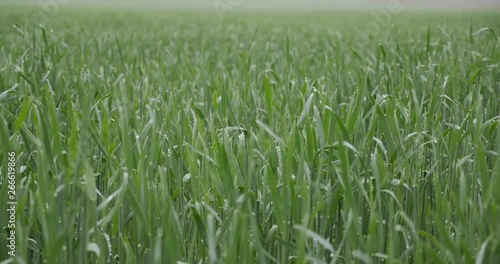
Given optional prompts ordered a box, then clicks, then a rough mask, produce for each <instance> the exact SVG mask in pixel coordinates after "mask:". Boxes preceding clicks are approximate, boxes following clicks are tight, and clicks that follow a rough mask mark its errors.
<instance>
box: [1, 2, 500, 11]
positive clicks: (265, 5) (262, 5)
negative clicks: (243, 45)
mask: <svg viewBox="0 0 500 264" xmlns="http://www.w3.org/2000/svg"><path fill="white" fill-rule="evenodd" d="M53 1H58V2H60V3H64V4H62V6H93V7H126V8H155V9H156V8H169V9H170V8H189V9H191V8H213V6H214V4H219V5H221V4H222V5H230V6H232V8H234V9H278V10H279V9H296V10H301V9H318V10H325V9H329V10H335V9H360V8H377V7H378V8H384V7H386V6H387V5H388V4H389V3H391V2H398V3H399V4H400V5H401V6H402V7H404V8H446V9H447V8H452V9H457V8H458V9H462V8H500V0H0V3H2V2H4V3H5V2H7V3H19V4H22V3H28V4H35V5H43V4H46V3H49V2H53Z"/></svg>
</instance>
